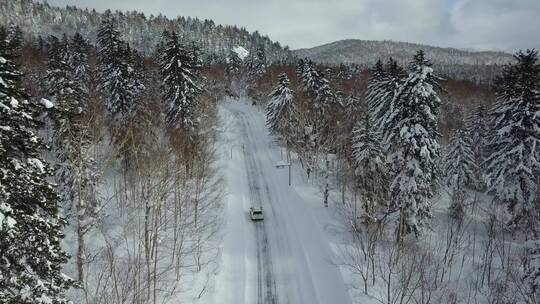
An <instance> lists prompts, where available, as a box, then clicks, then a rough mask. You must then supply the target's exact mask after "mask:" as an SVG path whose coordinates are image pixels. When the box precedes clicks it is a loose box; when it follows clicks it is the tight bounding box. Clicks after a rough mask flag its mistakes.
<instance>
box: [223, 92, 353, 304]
mask: <svg viewBox="0 0 540 304" xmlns="http://www.w3.org/2000/svg"><path fill="white" fill-rule="evenodd" d="M220 117H221V123H222V127H223V129H224V130H225V131H224V137H226V138H225V144H226V145H229V147H226V148H224V149H223V153H222V154H223V157H224V158H225V157H226V158H230V156H231V154H230V151H232V152H233V153H232V156H233V157H232V159H228V160H227V161H224V164H225V166H226V168H224V169H225V170H226V179H227V187H228V196H227V207H226V215H225V216H226V225H225V227H226V228H225V237H224V244H223V248H222V261H221V270H220V273H219V275H218V277H217V278H216V292H215V295H214V299H215V301H214V302H215V303H216V304H217V303H250V304H251V303H280V304H281V303H291V304H302V303H306V304H308V303H309V304H316V303H319V304H331V303H335V304H349V303H350V302H351V300H350V297H349V295H348V293H347V289H346V286H345V283H344V281H343V278H342V277H341V274H340V272H339V269H338V267H337V266H335V264H334V263H333V260H334V253H333V252H332V250H331V248H330V245H329V243H328V241H327V239H326V238H325V237H324V236H323V231H322V228H321V227H320V225H319V223H318V222H317V220H316V219H315V217H314V215H313V214H312V213H311V212H310V210H309V208H308V207H307V206H306V203H305V202H304V201H303V200H302V198H301V197H300V196H299V195H298V194H297V193H296V192H295V191H294V190H293V188H291V187H289V186H288V180H287V173H286V170H279V169H276V168H275V166H274V165H275V164H276V162H277V161H278V160H279V156H278V154H277V153H272V148H271V143H272V138H271V137H270V136H269V135H268V131H267V129H266V126H265V120H264V115H263V114H261V113H259V112H258V111H257V110H256V108H255V107H252V106H248V105H246V104H245V103H243V102H241V101H235V100H233V101H229V102H225V103H223V104H222V106H221V108H220ZM275 149H277V148H275ZM259 205H260V206H262V207H263V208H264V216H265V219H264V221H260V222H251V221H250V219H249V214H248V210H249V207H251V206H259Z"/></svg>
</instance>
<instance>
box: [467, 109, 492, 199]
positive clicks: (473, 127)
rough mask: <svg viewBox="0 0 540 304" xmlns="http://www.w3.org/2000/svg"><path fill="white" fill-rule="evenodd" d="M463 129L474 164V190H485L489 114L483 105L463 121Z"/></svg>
mask: <svg viewBox="0 0 540 304" xmlns="http://www.w3.org/2000/svg"><path fill="white" fill-rule="evenodd" d="M465 129H466V131H467V132H468V134H469V135H470V139H471V142H472V143H474V145H472V150H473V154H474V163H475V167H474V168H475V170H476V171H475V178H474V182H475V183H476V185H475V188H476V189H477V190H480V191H483V190H485V182H484V172H485V165H486V162H485V161H486V159H487V157H488V153H487V150H488V143H489V134H490V118H489V113H488V111H487V109H486V107H485V106H484V105H479V106H478V107H476V108H475V109H474V110H473V111H472V112H471V113H470V114H469V115H468V116H467V117H466V119H465Z"/></svg>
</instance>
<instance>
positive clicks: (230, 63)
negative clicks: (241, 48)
mask: <svg viewBox="0 0 540 304" xmlns="http://www.w3.org/2000/svg"><path fill="white" fill-rule="evenodd" d="M242 66H243V61H242V59H241V58H240V56H238V53H237V52H235V51H234V50H233V49H231V50H230V51H229V54H228V55H227V68H226V71H227V75H228V76H229V77H236V76H238V73H240V71H241V69H242Z"/></svg>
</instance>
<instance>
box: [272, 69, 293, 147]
mask: <svg viewBox="0 0 540 304" xmlns="http://www.w3.org/2000/svg"><path fill="white" fill-rule="evenodd" d="M289 86H290V82H289V77H288V76H287V74H285V73H283V74H281V75H279V82H278V85H277V86H276V88H275V89H274V91H272V93H270V102H269V103H268V106H267V107H266V125H267V126H268V128H269V129H270V132H271V133H272V134H275V135H279V136H282V137H283V138H284V139H285V140H286V142H289V140H288V138H290V136H289V134H290V133H291V132H293V131H295V129H296V128H297V126H296V125H295V124H294V121H295V119H297V117H296V116H297V113H296V109H295V106H294V102H293V98H294V97H293V92H292V90H291V89H290V87H289Z"/></svg>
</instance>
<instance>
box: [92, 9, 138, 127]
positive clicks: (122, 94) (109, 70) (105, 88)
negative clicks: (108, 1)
mask: <svg viewBox="0 0 540 304" xmlns="http://www.w3.org/2000/svg"><path fill="white" fill-rule="evenodd" d="M97 46H98V63H99V66H98V72H99V86H100V88H101V90H102V92H103V97H104V100H105V105H106V107H107V110H108V113H109V115H110V116H111V118H113V120H120V122H125V121H126V120H129V119H130V118H131V117H132V116H133V115H134V114H135V113H136V111H137V110H138V107H139V103H140V99H141V96H140V95H141V94H142V92H143V90H144V85H143V83H142V81H141V79H139V77H138V76H139V75H138V73H137V69H136V67H135V66H134V62H133V58H134V57H133V52H132V51H131V48H130V47H129V45H128V44H127V43H125V42H124V41H122V40H121V39H120V33H119V32H118V30H117V29H116V21H115V19H114V18H113V17H112V16H111V13H110V11H107V12H105V14H104V15H103V20H102V22H101V25H100V27H99V30H98V34H97Z"/></svg>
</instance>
